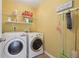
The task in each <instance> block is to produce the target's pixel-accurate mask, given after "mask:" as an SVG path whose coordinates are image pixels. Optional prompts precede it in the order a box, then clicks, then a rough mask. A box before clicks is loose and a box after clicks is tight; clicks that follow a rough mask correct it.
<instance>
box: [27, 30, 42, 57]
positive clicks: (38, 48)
mask: <svg viewBox="0 0 79 59" xmlns="http://www.w3.org/2000/svg"><path fill="white" fill-rule="evenodd" d="M27 37H28V42H27V43H28V58H32V57H35V56H38V55H40V54H43V33H37V32H32V33H27Z"/></svg>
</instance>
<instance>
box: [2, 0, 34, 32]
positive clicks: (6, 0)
mask: <svg viewBox="0 0 79 59" xmlns="http://www.w3.org/2000/svg"><path fill="white" fill-rule="evenodd" d="M16 9H17V11H18V13H19V14H20V15H21V13H22V12H24V11H25V10H29V11H32V12H33V15H34V14H35V11H34V9H33V8H32V7H31V6H28V5H27V4H25V3H21V2H18V1H16V0H3V32H9V31H13V24H11V23H6V21H7V19H8V16H9V15H12V13H13V12H14V10H16ZM20 15H19V16H18V21H21V22H22V21H23V19H22V17H21V16H20ZM33 19H34V16H33ZM33 19H32V20H33ZM34 24H35V23H34V20H33V23H32V25H30V26H27V24H17V25H16V31H24V30H26V29H27V28H30V30H31V31H34V28H35V27H34V26H33V25H34ZM31 27H32V29H33V30H32V29H31Z"/></svg>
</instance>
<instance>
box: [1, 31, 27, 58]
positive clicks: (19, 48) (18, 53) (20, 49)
mask: <svg viewBox="0 0 79 59" xmlns="http://www.w3.org/2000/svg"><path fill="white" fill-rule="evenodd" d="M2 38H3V40H4V45H3V47H2V49H3V50H2V54H1V57H2V58H26V57H27V49H26V48H27V44H26V42H27V40H26V39H27V37H26V33H24V32H7V33H3V35H2Z"/></svg>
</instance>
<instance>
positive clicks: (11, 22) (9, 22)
mask: <svg viewBox="0 0 79 59" xmlns="http://www.w3.org/2000/svg"><path fill="white" fill-rule="evenodd" d="M5 23H8V24H26V25H29V24H28V23H25V22H16V21H6V22H5Z"/></svg>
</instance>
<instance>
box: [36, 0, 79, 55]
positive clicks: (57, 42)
mask: <svg viewBox="0 0 79 59" xmlns="http://www.w3.org/2000/svg"><path fill="white" fill-rule="evenodd" d="M65 2H67V0H45V1H44V2H43V3H42V4H41V5H40V7H39V8H38V11H37V31H39V32H43V33H44V40H45V50H46V51H47V52H48V53H50V54H52V55H54V56H56V57H61V56H62V55H61V54H63V50H64V52H65V56H67V57H70V56H71V53H72V51H74V50H75V35H76V34H75V31H76V28H75V26H76V21H75V17H76V16H77V15H76V14H74V15H73V30H72V31H69V30H68V29H67V28H66V18H65V16H64V19H63V15H59V16H58V15H57V12H56V8H57V7H58V6H59V5H61V4H62V3H65ZM78 4H79V3H78V0H74V7H78ZM74 13H75V12H74ZM59 20H60V23H61V29H62V30H64V32H62V33H63V34H61V33H60V32H59V31H58V30H57V27H58V24H59ZM62 35H63V37H64V41H63V40H62V37H61V36H62ZM63 45H64V46H63Z"/></svg>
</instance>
